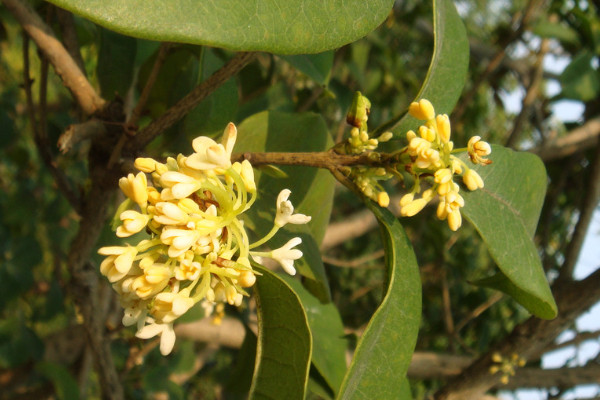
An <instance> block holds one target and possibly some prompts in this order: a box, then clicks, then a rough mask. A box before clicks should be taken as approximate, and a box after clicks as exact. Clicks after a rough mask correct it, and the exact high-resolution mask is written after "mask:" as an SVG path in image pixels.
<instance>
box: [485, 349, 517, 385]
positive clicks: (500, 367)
mask: <svg viewBox="0 0 600 400" xmlns="http://www.w3.org/2000/svg"><path fill="white" fill-rule="evenodd" d="M492 361H493V362H494V365H492V366H491V367H490V374H492V375H494V374H496V373H498V372H499V373H500V374H501V375H502V376H501V377H500V382H502V383H503V384H505V385H506V384H507V383H508V381H509V380H510V377H511V376H515V368H516V367H524V366H525V363H526V362H525V359H524V358H522V357H520V356H519V355H518V354H516V353H513V354H512V355H511V356H510V357H502V355H501V354H500V353H494V354H492Z"/></svg>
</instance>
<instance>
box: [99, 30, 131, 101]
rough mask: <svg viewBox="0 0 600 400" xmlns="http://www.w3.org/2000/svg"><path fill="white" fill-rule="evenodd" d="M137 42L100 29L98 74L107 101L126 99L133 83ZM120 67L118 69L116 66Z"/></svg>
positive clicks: (102, 92)
mask: <svg viewBox="0 0 600 400" xmlns="http://www.w3.org/2000/svg"><path fill="white" fill-rule="evenodd" d="M136 49H137V40H135V39H133V38H131V37H129V36H123V35H119V34H118V33H115V32H112V31H109V30H107V29H100V50H99V51H98V67H97V68H96V74H97V75H98V82H99V83H100V92H101V94H102V96H103V97H104V98H105V99H109V100H112V99H113V98H115V96H119V97H120V98H121V99H124V98H125V96H127V91H128V90H129V88H130V87H131V84H132V82H133V72H134V65H135V53H136ZM117 65H118V68H115V66H117Z"/></svg>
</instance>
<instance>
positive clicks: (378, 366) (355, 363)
mask: <svg viewBox="0 0 600 400" xmlns="http://www.w3.org/2000/svg"><path fill="white" fill-rule="evenodd" d="M366 204H367V207H368V208H369V209H371V211H372V212H373V213H374V214H375V216H376V217H377V220H378V221H379V226H380V230H381V235H382V239H383V244H384V248H385V251H386V265H387V268H388V287H387V290H386V293H385V297H384V298H383V301H382V302H381V305H380V306H379V308H378V309H377V311H376V312H375V314H373V317H372V318H371V321H370V322H369V324H368V325H367V328H366V329H365V331H364V333H363V335H362V337H361V339H360V341H359V342H358V345H357V347H356V351H355V353H354V358H353V360H352V364H351V365H350V370H349V371H348V373H347V375H346V377H345V379H344V383H343V385H342V389H341V390H340V395H339V396H338V398H339V399H394V400H397V399H406V400H409V399H410V398H411V397H410V396H409V394H410V393H408V395H407V392H406V379H405V376H406V371H407V370H408V366H409V364H410V360H411V357H412V354H413V352H414V349H415V344H416V342H417V335H418V332H419V323H420V318H421V277H420V275H419V267H418V265H417V260H416V257H415V252H414V250H413V248H412V246H411V244H410V241H409V240H408V237H407V236H406V232H404V228H402V225H401V224H400V222H399V221H398V219H397V218H396V217H395V216H394V215H393V214H392V213H391V212H390V211H389V210H387V209H382V208H380V207H379V206H377V205H376V204H375V203H373V202H372V201H370V200H366Z"/></svg>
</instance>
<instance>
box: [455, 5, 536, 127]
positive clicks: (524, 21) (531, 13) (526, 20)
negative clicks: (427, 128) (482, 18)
mask: <svg viewBox="0 0 600 400" xmlns="http://www.w3.org/2000/svg"><path fill="white" fill-rule="evenodd" d="M542 2H543V0H530V1H529V2H528V3H527V8H526V9H525V11H524V12H523V14H522V18H521V20H520V21H519V24H518V26H517V27H516V29H514V30H513V31H512V32H511V33H510V34H509V35H503V36H502V40H501V42H500V43H499V44H498V47H499V50H498V51H497V52H496V53H495V54H494V56H493V58H492V59H491V60H490V62H489V63H488V65H487V66H486V68H485V70H484V72H483V73H482V74H481V75H479V76H478V77H477V78H476V79H475V81H474V82H473V84H472V85H471V88H470V89H469V91H468V92H467V93H465V95H464V96H463V97H462V99H461V100H460V101H459V103H458V104H459V106H458V107H457V108H456V110H455V111H454V114H453V116H452V119H453V120H455V121H460V120H461V119H462V117H463V115H464V113H465V111H466V110H467V107H468V105H469V104H470V103H471V102H472V101H473V98H474V97H475V95H476V94H477V91H478V90H479V86H481V84H482V83H483V82H485V81H486V80H487V79H488V78H489V77H490V76H491V75H492V74H493V73H494V72H495V71H496V70H497V69H498V67H499V66H500V65H501V64H502V61H503V60H504V58H505V57H506V52H507V49H508V46H509V45H510V44H511V43H512V42H515V41H517V40H518V39H519V38H520V37H521V35H522V34H523V32H525V29H526V28H527V26H528V25H529V24H530V22H531V20H532V19H534V17H535V15H536V13H537V11H538V9H539V8H540V5H541V3H542ZM516 21H517V16H516V15H515V16H514V17H513V25H514V24H515V23H516Z"/></svg>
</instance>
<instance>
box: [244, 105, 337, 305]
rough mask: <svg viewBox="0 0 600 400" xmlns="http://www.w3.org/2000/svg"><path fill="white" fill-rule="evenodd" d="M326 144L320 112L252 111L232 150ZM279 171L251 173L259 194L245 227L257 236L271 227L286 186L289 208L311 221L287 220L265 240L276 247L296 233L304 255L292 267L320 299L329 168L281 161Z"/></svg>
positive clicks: (325, 291)
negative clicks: (280, 175)
mask: <svg viewBox="0 0 600 400" xmlns="http://www.w3.org/2000/svg"><path fill="white" fill-rule="evenodd" d="M332 145H333V142H332V140H331V138H330V137H329V133H328V132H327V126H326V125H325V121H324V120H323V118H322V117H321V116H319V115H317V114H313V113H302V114H288V113H283V112H274V111H270V112H262V113H259V114H255V115H253V116H251V117H249V118H247V119H246V120H244V121H243V122H242V123H241V124H240V125H239V127H238V141H237V143H236V146H235V151H236V152H247V151H284V152H285V151H287V152H293V151H323V150H326V149H328V148H329V147H331V146H332ZM281 170H282V171H284V172H285V174H286V175H287V177H286V178H275V177H273V176H269V175H267V174H261V173H260V172H258V171H257V172H256V182H257V187H258V196H259V197H258V200H257V203H256V204H254V206H253V207H252V209H251V210H250V211H249V212H248V215H249V222H248V226H249V227H251V228H252V229H253V230H254V231H255V232H256V234H257V235H256V237H257V238H260V237H262V236H263V235H265V234H266V233H267V232H269V231H270V230H271V228H272V227H273V220H274V217H275V205H276V204H275V203H276V199H277V195H278V194H279V192H280V191H281V190H283V189H285V188H287V189H290V190H291V191H292V194H291V196H290V201H291V202H292V204H293V205H294V207H295V211H294V212H295V213H302V214H306V215H310V216H311V217H312V220H311V221H310V222H309V223H308V224H307V225H290V224H288V225H287V226H285V228H284V229H282V230H280V231H279V232H278V233H277V235H276V236H275V237H274V238H273V239H272V240H270V241H269V245H270V246H271V247H272V248H276V247H277V246H280V245H283V244H284V243H285V242H287V241H288V240H289V239H290V238H292V237H294V236H300V237H301V238H302V240H303V243H302V251H303V252H304V257H303V258H302V259H301V260H299V261H298V262H297V263H296V268H297V269H298V271H299V272H300V274H302V275H303V276H305V277H307V278H309V279H310V280H311V281H313V283H314V285H315V286H314V287H313V289H314V290H311V292H312V293H313V294H315V295H316V296H317V297H318V298H319V299H321V300H322V301H325V302H326V301H328V300H329V286H328V283H327V278H326V276H325V267H324V266H323V262H322V260H321V254H320V252H319V249H318V248H319V244H320V243H321V241H322V240H323V236H324V235H325V229H326V228H327V225H328V223H329V217H330V215H331V209H332V206H333V191H334V187H335V181H334V179H333V177H332V176H331V174H329V172H327V171H322V170H317V169H316V168H310V167H298V166H294V167H290V166H281ZM313 238H314V239H313Z"/></svg>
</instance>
